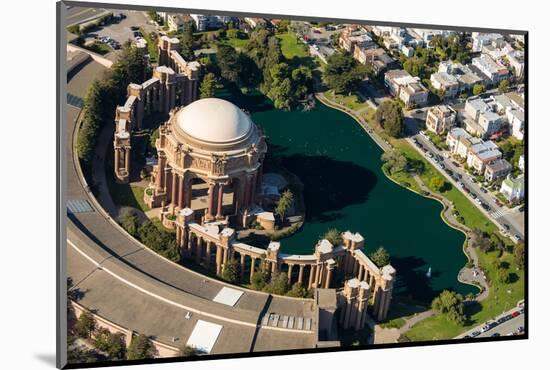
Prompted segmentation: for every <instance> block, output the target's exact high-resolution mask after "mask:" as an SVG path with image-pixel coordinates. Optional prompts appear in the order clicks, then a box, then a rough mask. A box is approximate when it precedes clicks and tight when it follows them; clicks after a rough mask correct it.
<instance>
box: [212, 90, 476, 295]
mask: <svg viewBox="0 0 550 370" xmlns="http://www.w3.org/2000/svg"><path fill="white" fill-rule="evenodd" d="M218 96H219V97H220V98H224V99H227V100H230V101H232V102H233V103H235V104H237V105H238V106H239V107H241V108H244V109H246V110H248V111H249V112H250V113H251V115H252V119H253V121H254V122H255V123H256V124H257V125H259V126H260V127H262V128H263V129H264V130H265V134H266V136H267V141H268V145H269V149H268V161H267V165H266V167H269V166H268V165H269V162H270V161H277V162H278V163H280V164H281V165H282V166H284V167H285V168H286V169H288V170H289V171H291V172H292V173H294V174H296V175H297V176H298V177H299V178H300V180H301V181H302V182H303V184H304V201H305V206H306V220H305V224H304V226H303V228H302V229H301V230H300V231H299V232H297V233H296V234H294V235H292V236H291V237H288V238H285V239H282V240H281V249H282V252H283V253H302V254H308V253H312V251H313V248H314V246H315V243H316V242H317V240H318V239H319V237H320V236H321V235H323V234H324V233H325V232H326V231H327V230H328V229H329V228H338V229H340V230H342V231H345V230H350V231H352V232H359V233H360V234H361V235H363V237H364V238H365V250H366V252H367V253H370V252H371V251H373V250H374V249H376V248H378V247H379V246H384V247H385V248H386V250H388V252H389V253H390V255H391V261H392V262H391V263H392V265H393V266H394V267H395V268H396V269H397V274H398V281H397V283H396V287H395V294H396V295H401V296H403V297H407V298H412V299H414V300H418V301H421V302H425V303H428V302H430V301H431V299H432V298H433V297H434V296H435V295H437V294H438V293H439V292H440V291H441V290H443V289H447V288H450V289H453V290H455V291H457V292H459V293H462V294H467V293H469V292H472V293H475V292H477V291H478V289H477V288H476V287H473V286H471V285H467V284H462V283H460V282H459V281H458V280H457V275H458V272H459V270H460V269H461V268H462V267H463V266H464V264H465V263H466V262H467V258H466V256H465V255H464V253H463V251H462V244H463V242H464V235H463V234H462V233H461V232H460V231H458V230H455V229H453V228H451V227H449V226H448V225H447V224H445V222H444V221H443V220H442V219H441V216H440V212H441V210H442V205H441V204H440V203H438V202H437V201H434V200H432V199H428V198H425V197H422V196H420V195H417V194H415V193H413V192H411V191H409V190H407V189H405V188H403V187H401V186H399V185H397V184H395V183H394V182H392V181H391V180H389V179H388V178H387V177H386V176H385V175H384V174H383V172H382V169H381V166H382V162H381V159H380V156H381V155H382V150H381V149H380V147H378V145H376V143H375V142H374V141H373V140H372V139H371V138H370V137H369V136H368V134H367V133H366V132H365V131H364V130H363V129H362V128H361V126H360V125H359V124H358V123H357V122H356V121H355V120H354V119H353V118H351V117H350V116H348V115H347V114H345V113H342V112H340V111H337V110H335V109H332V108H329V107H327V106H325V105H323V104H322V103H320V102H317V104H316V107H315V108H314V109H312V110H310V111H309V112H302V111H292V112H287V111H282V110H278V109H275V108H273V106H272V105H271V102H270V101H269V100H268V99H266V98H265V97H264V96H263V95H260V94H251V95H246V96H243V95H241V94H240V93H229V92H228V91H226V90H224V91H221V92H220V93H219V94H218ZM265 171H266V172H269V168H266V170H265ZM429 268H431V277H427V276H426V273H427V271H428V269H429Z"/></svg>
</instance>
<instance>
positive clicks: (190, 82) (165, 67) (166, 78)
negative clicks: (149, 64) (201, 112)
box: [114, 36, 201, 183]
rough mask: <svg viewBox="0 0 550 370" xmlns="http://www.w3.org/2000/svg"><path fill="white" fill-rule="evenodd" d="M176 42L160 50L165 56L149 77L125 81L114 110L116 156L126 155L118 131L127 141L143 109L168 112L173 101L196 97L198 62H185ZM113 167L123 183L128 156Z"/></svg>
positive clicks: (138, 126)
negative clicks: (123, 96) (120, 101)
mask: <svg viewBox="0 0 550 370" xmlns="http://www.w3.org/2000/svg"><path fill="white" fill-rule="evenodd" d="M164 38H166V36H163V37H162V38H161V39H160V40H159V50H161V48H162V45H163V44H164V43H165V42H166V40H164ZM170 40H172V41H171V42H172V43H174V40H175V41H177V39H170ZM178 43H179V41H177V43H174V46H173V48H172V50H171V52H170V53H168V54H167V53H166V52H163V55H164V56H165V57H164V58H162V60H161V61H160V63H159V66H158V67H156V68H155V69H154V70H153V76H152V77H151V78H150V79H149V80H147V81H145V82H144V83H142V84H137V83H131V84H129V85H128V97H127V99H126V102H125V104H124V106H118V107H117V112H116V113H117V117H116V118H115V122H116V129H115V138H114V146H115V155H117V154H116V150H118V152H119V154H118V156H119V157H120V156H124V157H125V158H129V155H126V152H128V153H129V150H126V149H125V146H124V143H123V142H124V140H123V139H121V134H122V133H124V134H125V135H127V136H128V138H127V139H128V140H127V141H128V142H129V141H130V134H131V132H132V130H135V129H141V128H142V127H143V119H144V117H145V115H146V114H147V113H151V112H163V113H168V112H170V111H171V110H172V109H174V108H175V107H176V105H180V106H184V105H187V104H189V103H191V102H193V101H195V100H197V99H198V87H199V78H200V71H201V66H200V64H199V63H198V62H189V63H187V62H185V61H184V60H183V58H181V56H180V55H179V54H178V51H179V44H178ZM176 45H177V46H176ZM173 58H176V59H177V60H178V62H177V63H175V64H174V63H173V62H171V60H172V59H173ZM182 61H183V62H182ZM170 65H177V71H174V69H173V68H172V67H170ZM121 120H123V121H121ZM125 163H126V162H125ZM114 170H115V177H116V179H117V181H118V182H120V183H127V182H128V181H129V173H130V161H129V160H128V161H127V164H126V165H125V166H124V167H122V166H121V164H120V163H119V162H117V161H115V168H114Z"/></svg>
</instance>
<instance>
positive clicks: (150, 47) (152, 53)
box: [139, 28, 159, 63]
mask: <svg viewBox="0 0 550 370" xmlns="http://www.w3.org/2000/svg"><path fill="white" fill-rule="evenodd" d="M139 31H140V32H141V34H142V35H143V38H144V39H145V41H147V51H148V52H149V57H150V58H151V63H156V62H157V61H158V58H159V53H158V49H157V43H156V42H154V41H153V39H152V37H151V34H150V33H147V32H145V30H144V29H143V28H140V29H139Z"/></svg>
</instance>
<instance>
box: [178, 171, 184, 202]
mask: <svg viewBox="0 0 550 370" xmlns="http://www.w3.org/2000/svg"><path fill="white" fill-rule="evenodd" d="M183 183H184V179H183V175H182V176H178V207H179V208H180V209H182V208H183Z"/></svg>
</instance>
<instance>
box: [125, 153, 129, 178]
mask: <svg viewBox="0 0 550 370" xmlns="http://www.w3.org/2000/svg"><path fill="white" fill-rule="evenodd" d="M124 168H125V169H126V173H127V174H128V177H130V148H128V147H126V148H125V150H124Z"/></svg>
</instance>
